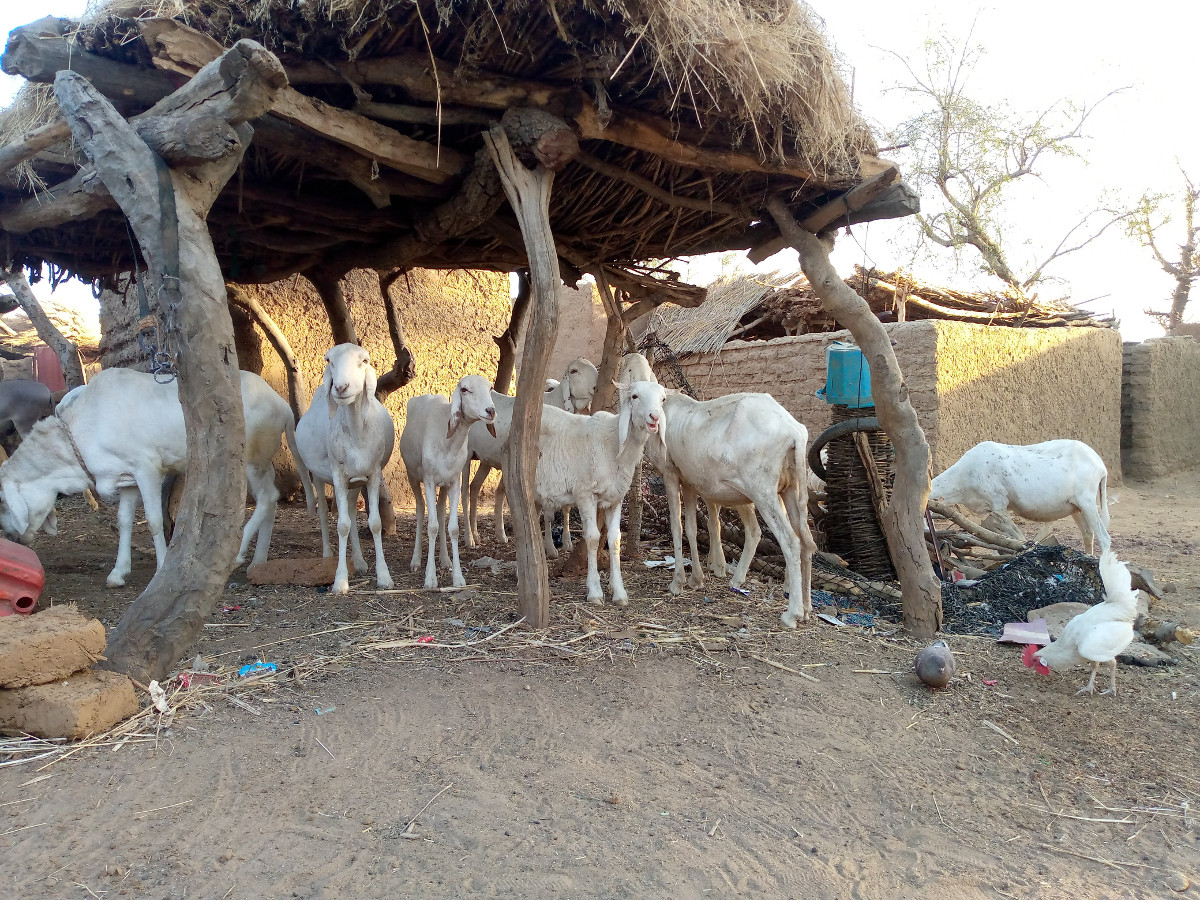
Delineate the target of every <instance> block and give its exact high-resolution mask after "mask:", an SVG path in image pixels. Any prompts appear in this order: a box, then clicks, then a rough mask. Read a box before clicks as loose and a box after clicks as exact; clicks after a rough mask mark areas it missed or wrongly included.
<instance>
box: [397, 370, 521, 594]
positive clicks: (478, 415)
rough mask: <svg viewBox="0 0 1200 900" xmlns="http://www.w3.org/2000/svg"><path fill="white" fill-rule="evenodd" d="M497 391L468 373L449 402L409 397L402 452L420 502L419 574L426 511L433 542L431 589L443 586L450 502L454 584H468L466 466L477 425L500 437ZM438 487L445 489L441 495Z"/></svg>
mask: <svg viewBox="0 0 1200 900" xmlns="http://www.w3.org/2000/svg"><path fill="white" fill-rule="evenodd" d="M491 394H492V392H491V390H490V386H489V385H488V381H487V379H486V378H484V377H483V376H481V375H466V376H464V377H463V378H461V379H460V380H459V382H458V385H457V386H456V387H455V389H454V393H453V394H451V397H450V399H449V400H447V399H446V398H445V397H441V396H438V395H436V394H423V395H421V396H419V397H413V398H412V399H411V400H409V401H408V407H407V414H406V418H405V422H404V432H403V433H402V434H401V435H400V455H401V456H402V457H403V458H404V468H405V469H406V470H407V471H408V483H409V485H410V486H411V487H412V492H413V496H414V497H416V500H417V528H416V539H415V542H414V546H413V556H412V571H414V572H415V571H416V570H417V567H418V566H419V565H420V563H421V517H422V515H425V517H426V523H427V524H426V529H425V531H426V535H427V537H428V540H429V554H428V560H427V562H426V563H425V587H426V589H429V590H432V589H435V588H436V587H437V586H438V583H437V566H436V565H435V563H434V555H435V547H434V544H435V543H436V541H437V535H438V532H439V531H440V530H441V529H440V522H441V521H443V520H445V519H446V512H445V509H446V505H447V500H448V501H449V520H448V522H447V529H448V532H447V533H448V535H449V543H450V547H451V549H452V551H453V560H452V576H451V577H452V584H453V585H454V586H455V587H462V586H463V585H465V584H466V583H467V581H466V579H465V578H463V574H462V567H461V565H460V564H459V558H458V499H459V491H460V486H459V478H460V477H461V473H462V471H463V467H464V466H466V465H468V460H469V456H468V450H467V436H468V434H469V433H470V430H471V426H472V425H473V423H476V422H481V423H483V424H484V425H485V426H486V428H487V430H488V431H489V432H490V433H491V435H492V436H493V437H495V436H496V427H495V422H496V407H495V405H494V404H493V402H492V396H491ZM510 421H511V413H510ZM443 429H444V430H445V433H444V434H443ZM438 488H441V489H442V494H441V497H440V498H439V497H438V496H437V491H438ZM422 507H424V509H423V508H422Z"/></svg>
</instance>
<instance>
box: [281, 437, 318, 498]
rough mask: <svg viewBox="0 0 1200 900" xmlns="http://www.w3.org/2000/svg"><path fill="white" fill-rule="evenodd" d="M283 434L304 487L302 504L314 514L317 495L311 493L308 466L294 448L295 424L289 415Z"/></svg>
mask: <svg viewBox="0 0 1200 900" xmlns="http://www.w3.org/2000/svg"><path fill="white" fill-rule="evenodd" d="M283 434H284V437H285V438H286V439H287V445H288V449H289V450H291V451H292V459H293V460H295V462H296V470H297V471H298V472H299V473H300V482H301V483H302V484H303V485H304V502H305V504H306V505H307V506H308V511H309V513H310V514H312V513H315V512H316V511H317V495H316V492H315V491H313V485H312V479H311V478H310V477H309V475H308V465H307V464H306V463H305V462H304V458H303V457H302V456H301V455H300V448H299V447H297V446H296V423H295V422H293V421H292V417H291V416H290V415H289V416H288V417H287V422H286V423H285V424H284V426H283Z"/></svg>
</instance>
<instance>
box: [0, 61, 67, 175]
mask: <svg viewBox="0 0 1200 900" xmlns="http://www.w3.org/2000/svg"><path fill="white" fill-rule="evenodd" d="M58 117H59V111H58V101H57V100H55V99H54V87H53V86H52V85H49V84H34V83H33V82H29V81H27V82H25V84H23V85H21V87H20V89H19V90H18V91H17V95H16V96H15V97H14V98H13V102H12V105H11V106H9V107H7V108H6V109H2V110H0V140H2V141H3V143H5V144H8V143H11V142H13V141H17V140H20V138H21V135H23V134H26V133H27V132H30V131H32V130H33V129H35V128H41V127H42V126H43V125H47V124H49V123H50V122H53V121H54V120H55V119H57V118H58ZM71 143H72V142H70V141H63V142H62V143H61V144H57V145H55V147H54V148H52V149H55V150H61V149H64V148H66V147H68V146H70V145H71ZM8 178H9V179H11V180H13V181H15V182H16V183H17V184H18V185H20V186H22V187H23V186H26V185H28V187H29V188H30V189H31V190H33V191H34V192H35V193H36V192H37V191H41V190H45V188H46V183H45V182H44V181H42V179H41V177H40V176H39V175H38V174H37V172H35V171H34V170H33V160H32V159H27V160H25V161H24V162H23V163H21V164H20V165H18V166H15V167H14V168H13V169H12V170H11V171H10V172H9V173H8Z"/></svg>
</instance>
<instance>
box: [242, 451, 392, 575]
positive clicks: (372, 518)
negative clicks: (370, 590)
mask: <svg viewBox="0 0 1200 900" xmlns="http://www.w3.org/2000/svg"><path fill="white" fill-rule="evenodd" d="M382 482H383V472H382V471H380V470H379V469H376V470H375V471H374V472H372V473H371V478H370V479H369V480H368V481H367V525H368V526H369V527H370V529H371V537H372V538H374V540H375V584H376V586H377V587H378V588H379V589H380V590H381V591H388V590H391V589H392V586H393V582H392V573H391V572H389V571H388V567H387V560H385V559H384V558H383V516H382V515H381V514H380V512H379V494H380V485H381V483H382ZM259 546H261V544H260V545H259Z"/></svg>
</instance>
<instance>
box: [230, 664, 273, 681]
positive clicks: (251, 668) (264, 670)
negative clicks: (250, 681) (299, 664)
mask: <svg viewBox="0 0 1200 900" xmlns="http://www.w3.org/2000/svg"><path fill="white" fill-rule="evenodd" d="M278 671H279V667H278V666H277V665H275V663H269V662H262V661H259V662H252V663H246V665H244V666H242V667H241V668H240V669H238V678H249V677H251V676H252V675H268V674H273V673H275V672H278Z"/></svg>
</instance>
